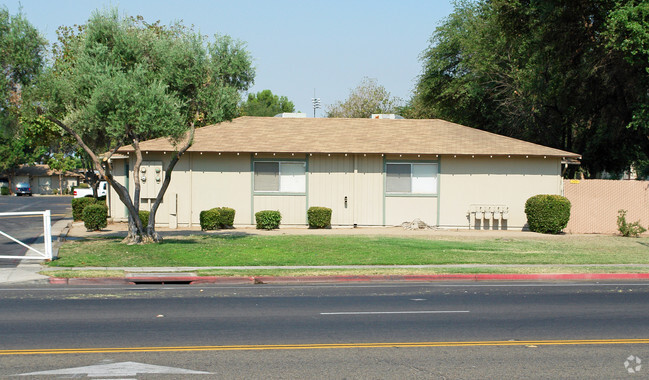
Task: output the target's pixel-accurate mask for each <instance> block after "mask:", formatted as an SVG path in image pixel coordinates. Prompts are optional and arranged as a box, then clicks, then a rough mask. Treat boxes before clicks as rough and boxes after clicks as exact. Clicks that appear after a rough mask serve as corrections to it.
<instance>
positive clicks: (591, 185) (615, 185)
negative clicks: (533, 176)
mask: <svg viewBox="0 0 649 380" xmlns="http://www.w3.org/2000/svg"><path fill="white" fill-rule="evenodd" d="M564 196H565V197H566V198H568V200H570V203H571V205H572V207H571V208H570V221H568V225H567V226H566V228H565V230H564V231H565V232H568V233H607V234H614V233H618V227H617V216H618V210H627V214H626V220H627V222H629V223H632V222H635V221H638V220H639V221H640V225H642V226H643V227H647V224H649V219H648V218H647V215H649V181H615V180H607V179H587V180H579V181H577V180H565V181H564Z"/></svg>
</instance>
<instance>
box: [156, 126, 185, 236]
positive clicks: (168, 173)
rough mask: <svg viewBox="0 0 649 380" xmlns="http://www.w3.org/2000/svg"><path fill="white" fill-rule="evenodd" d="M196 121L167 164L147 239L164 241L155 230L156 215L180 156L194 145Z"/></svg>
mask: <svg viewBox="0 0 649 380" xmlns="http://www.w3.org/2000/svg"><path fill="white" fill-rule="evenodd" d="M194 131H195V127H194V123H193V122H192V123H191V125H190V130H189V136H188V138H187V141H186V142H185V144H184V145H183V146H182V148H180V150H179V151H178V152H177V153H176V154H174V155H173V157H172V158H171V161H170V162H169V165H168V166H167V169H166V170H165V179H164V181H163V182H162V187H160V191H158V196H157V197H156V199H155V201H154V202H153V205H151V211H150V212H149V224H148V225H147V227H146V235H147V239H148V240H150V241H152V242H156V243H160V242H162V236H160V234H158V233H157V232H156V230H155V216H156V212H157V211H158V206H160V202H162V198H163V197H164V194H165V192H166V191H167V188H168V187H169V183H170V182H171V173H172V172H173V170H174V167H175V166H176V164H177V163H178V161H179V160H180V157H181V156H182V155H183V154H184V153H185V152H186V151H187V149H189V147H190V146H191V145H192V143H193V142H194Z"/></svg>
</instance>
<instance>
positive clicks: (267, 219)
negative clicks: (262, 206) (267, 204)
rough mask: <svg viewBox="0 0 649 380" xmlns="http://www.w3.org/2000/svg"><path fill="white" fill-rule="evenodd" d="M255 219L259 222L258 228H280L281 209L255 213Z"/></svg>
mask: <svg viewBox="0 0 649 380" xmlns="http://www.w3.org/2000/svg"><path fill="white" fill-rule="evenodd" d="M255 221H256V222H257V229H260V230H262V229H263V230H273V229H275V228H279V223H280V222H281V221H282V215H281V214H280V212H279V211H274V210H263V211H259V212H257V213H255Z"/></svg>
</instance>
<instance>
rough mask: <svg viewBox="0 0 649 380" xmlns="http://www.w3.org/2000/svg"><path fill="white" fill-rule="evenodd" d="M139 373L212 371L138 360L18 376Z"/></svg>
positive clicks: (98, 375)
mask: <svg viewBox="0 0 649 380" xmlns="http://www.w3.org/2000/svg"><path fill="white" fill-rule="evenodd" d="M138 373H166V374H196V375H200V374H203V375H210V374H211V373H210V372H203V371H192V370H189V369H182V368H174V367H164V366H160V365H151V364H142V363H136V362H121V363H112V364H99V365H90V366H85V367H76V368H65V369H56V370H52V371H41V372H30V373H21V374H19V375H16V376H35V375H83V374H86V375H88V377H105V376H110V377H113V376H137V374H138Z"/></svg>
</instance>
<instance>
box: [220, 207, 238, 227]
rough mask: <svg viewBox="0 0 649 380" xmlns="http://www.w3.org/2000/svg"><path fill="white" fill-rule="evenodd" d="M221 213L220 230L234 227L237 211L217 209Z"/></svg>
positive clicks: (226, 208)
mask: <svg viewBox="0 0 649 380" xmlns="http://www.w3.org/2000/svg"><path fill="white" fill-rule="evenodd" d="M216 210H218V212H219V228H228V227H232V226H233V225H234V215H235V213H236V211H235V210H234V209H233V208H230V207H217V208H216Z"/></svg>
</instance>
